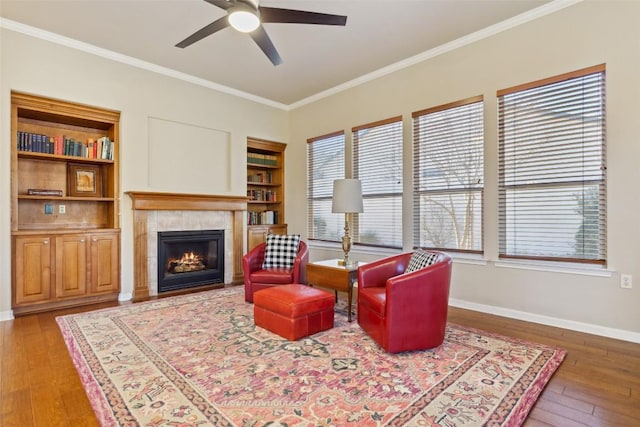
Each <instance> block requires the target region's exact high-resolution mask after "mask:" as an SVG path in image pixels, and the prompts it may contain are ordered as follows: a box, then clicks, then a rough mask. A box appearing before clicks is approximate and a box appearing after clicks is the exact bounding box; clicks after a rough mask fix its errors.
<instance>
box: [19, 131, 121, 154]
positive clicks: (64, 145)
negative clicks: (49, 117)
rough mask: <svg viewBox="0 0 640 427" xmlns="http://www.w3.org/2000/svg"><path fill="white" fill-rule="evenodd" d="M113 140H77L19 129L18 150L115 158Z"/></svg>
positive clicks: (102, 138) (105, 137)
mask: <svg viewBox="0 0 640 427" xmlns="http://www.w3.org/2000/svg"><path fill="white" fill-rule="evenodd" d="M113 145H114V144H113V141H111V140H110V139H109V137H108V136H103V137H101V138H98V139H97V140H94V139H93V138H88V139H87V140H86V141H84V142H83V141H77V140H75V139H73V138H68V137H66V136H65V135H58V136H47V135H43V134H38V133H32V132H23V131H18V151H28V152H31V153H44V154H57V155H60V156H70V157H84V158H89V159H104V160H113Z"/></svg>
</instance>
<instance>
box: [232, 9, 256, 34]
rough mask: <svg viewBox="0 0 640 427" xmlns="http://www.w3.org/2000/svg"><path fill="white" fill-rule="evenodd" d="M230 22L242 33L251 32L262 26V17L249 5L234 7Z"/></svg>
mask: <svg viewBox="0 0 640 427" xmlns="http://www.w3.org/2000/svg"><path fill="white" fill-rule="evenodd" d="M229 24H230V25H231V26H232V27H233V28H235V29H236V30H238V31H240V32H241V33H250V32H251V31H253V30H255V29H256V28H258V27H259V26H260V18H258V15H256V13H255V12H254V11H252V10H251V9H249V8H248V7H238V6H236V7H234V8H233V10H232V11H230V12H229Z"/></svg>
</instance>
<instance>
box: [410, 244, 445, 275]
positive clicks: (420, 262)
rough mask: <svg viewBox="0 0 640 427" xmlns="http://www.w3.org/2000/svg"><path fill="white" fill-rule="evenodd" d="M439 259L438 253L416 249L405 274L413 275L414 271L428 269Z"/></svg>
mask: <svg viewBox="0 0 640 427" xmlns="http://www.w3.org/2000/svg"><path fill="white" fill-rule="evenodd" d="M437 257H438V254H437V253H434V252H425V251H423V250H422V249H416V250H415V251H414V252H413V255H411V259H410V260H409V265H408V266H407V268H406V270H404V272H405V273H411V272H412V271H416V270H420V269H421V268H424V267H427V266H429V265H431V264H433V263H434V262H436V258H437Z"/></svg>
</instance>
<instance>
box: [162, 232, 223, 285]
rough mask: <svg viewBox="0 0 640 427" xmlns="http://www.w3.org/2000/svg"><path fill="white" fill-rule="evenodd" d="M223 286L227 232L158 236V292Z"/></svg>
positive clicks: (180, 233) (169, 233) (181, 233)
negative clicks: (225, 233) (205, 286)
mask: <svg viewBox="0 0 640 427" xmlns="http://www.w3.org/2000/svg"><path fill="white" fill-rule="evenodd" d="M218 283H219V284H222V285H224V230H189V231H163V232H158V292H159V293H160V292H167V291H172V290H177V289H186V288H192V287H196V286H203V285H211V284H218Z"/></svg>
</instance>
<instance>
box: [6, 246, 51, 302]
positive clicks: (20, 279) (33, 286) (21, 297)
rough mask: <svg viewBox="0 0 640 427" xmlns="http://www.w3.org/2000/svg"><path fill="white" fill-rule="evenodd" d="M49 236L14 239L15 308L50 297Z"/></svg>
mask: <svg viewBox="0 0 640 427" xmlns="http://www.w3.org/2000/svg"><path fill="white" fill-rule="evenodd" d="M50 241H51V240H50V238H49V236H30V237H16V239H15V258H14V260H15V267H14V268H15V282H14V283H15V289H14V292H13V293H14V298H15V300H14V301H15V304H16V305H17V306H19V305H21V304H28V303H33V302H39V301H46V300H48V299H49V298H50V297H51V243H50Z"/></svg>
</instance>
